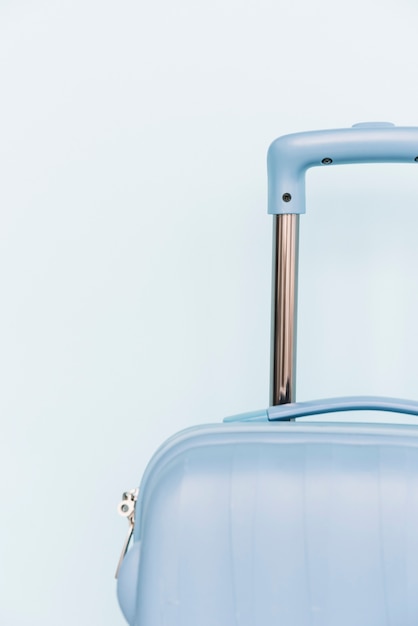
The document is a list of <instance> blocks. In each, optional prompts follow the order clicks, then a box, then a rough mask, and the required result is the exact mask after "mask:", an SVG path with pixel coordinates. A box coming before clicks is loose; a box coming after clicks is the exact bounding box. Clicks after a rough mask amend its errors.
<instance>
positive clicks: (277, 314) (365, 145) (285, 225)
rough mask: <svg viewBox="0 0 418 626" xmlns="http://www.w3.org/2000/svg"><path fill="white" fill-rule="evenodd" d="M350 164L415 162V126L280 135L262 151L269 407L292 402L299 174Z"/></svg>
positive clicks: (301, 199) (301, 205) (301, 196)
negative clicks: (269, 241)
mask: <svg viewBox="0 0 418 626" xmlns="http://www.w3.org/2000/svg"><path fill="white" fill-rule="evenodd" d="M350 163H417V164H418V128H415V127H396V126H394V125H393V124H390V123H388V122H367V123H362V124H355V125H354V126H353V127H352V128H344V129H338V130H322V131H311V132H306V133H295V134H292V135H285V136H283V137H280V138H279V139H276V140H275V141H273V143H272V144H271V146H270V148H269V151H268V155H267V170H268V212H269V213H270V214H273V215H274V220H275V222H274V237H273V298H272V303H273V306H272V347H271V386H270V393H271V398H270V405H271V406H276V405H279V404H286V403H289V402H295V387H296V386H295V373H296V316H297V274H298V240H299V215H300V214H302V213H305V172H306V170H307V169H309V168H310V167H315V166H321V167H324V166H326V167H328V166H330V165H344V164H350Z"/></svg>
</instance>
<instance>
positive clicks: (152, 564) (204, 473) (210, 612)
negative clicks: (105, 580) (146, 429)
mask: <svg viewBox="0 0 418 626" xmlns="http://www.w3.org/2000/svg"><path fill="white" fill-rule="evenodd" d="M417 527H418V428H417V427H414V426H405V425H387V424H386V425H382V424H380V425H379V424H369V425H365V424H356V425H351V424H350V425H347V424H330V423H323V424H314V423H306V422H305V423H303V422H287V423H277V422H276V423H274V422H270V423H266V424H251V423H250V424H221V425H211V426H202V427H199V428H195V429H191V430H189V431H185V432H183V433H180V434H179V435H177V436H176V437H174V438H172V439H171V440H169V441H168V442H167V443H166V444H165V445H164V446H163V447H162V448H161V449H160V450H159V451H158V453H157V454H156V455H155V457H154V459H153V460H152V461H151V463H150V464H149V466H148V469H147V471H146V474H145V476H144V479H143V482H142V485H141V490H140V499H139V500H138V503H137V523H136V529H135V544H134V547H133V548H132V550H134V551H136V552H134V553H133V557H130V555H131V554H132V553H131V552H129V553H128V556H127V558H126V560H125V562H124V564H123V565H122V569H121V572H120V578H119V583H118V584H119V591H118V593H119V598H120V600H121V604H122V608H123V609H124V612H125V614H126V615H127V616H128V618H129V624H130V625H131V626H196V624H198V625H199V626H214V625H216V626H231V625H236V626H259V625H261V624H262V625H263V626H278V625H279V624H288V625H292V626H311V625H314V626H335V625H336V624H338V626H353V624H355V625H356V626H382V625H383V624H388V625H389V624H390V625H394V626H398V625H399V626H400V625H402V626H416V624H417V623H418V594H417V592H416V591H417V589H418V533H417ZM139 546H141V548H140V550H141V552H140V558H139V559H138V561H137V560H136V559H137V558H138V557H139ZM132 563H135V564H138V566H137V567H136V565H135V567H136V569H135V567H132ZM125 568H126V570H125ZM133 607H134V609H133Z"/></svg>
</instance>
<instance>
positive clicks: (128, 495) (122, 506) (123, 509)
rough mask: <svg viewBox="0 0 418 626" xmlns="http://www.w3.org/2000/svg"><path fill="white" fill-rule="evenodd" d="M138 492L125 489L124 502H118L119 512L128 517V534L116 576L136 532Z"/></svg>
mask: <svg viewBox="0 0 418 626" xmlns="http://www.w3.org/2000/svg"><path fill="white" fill-rule="evenodd" d="M138 492H139V489H131V490H130V491H125V492H124V493H123V495H122V502H119V504H118V513H119V515H122V517H127V518H128V524H129V528H128V534H127V535H126V539H125V541H124V543H123V548H122V553H121V555H120V558H119V563H118V566H117V568H116V573H115V578H117V577H118V575H119V570H120V567H121V565H122V563H123V559H124V558H125V554H126V553H127V551H128V548H129V544H130V542H131V539H132V535H133V533H134V528H135V503H136V501H137V500H138Z"/></svg>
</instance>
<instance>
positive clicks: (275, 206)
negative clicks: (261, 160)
mask: <svg viewBox="0 0 418 626" xmlns="http://www.w3.org/2000/svg"><path fill="white" fill-rule="evenodd" d="M416 157H418V128H413V127H411V128H403V127H396V126H393V125H390V124H388V123H385V122H375V123H373V122H368V123H366V124H364V123H363V124H357V125H355V126H354V127H352V128H344V129H339V130H322V131H311V132H305V133H295V134H292V135H284V136H283V137H280V138H279V139H276V140H275V141H274V142H273V143H272V144H271V146H270V148H269V151H268V156H267V168H268V189H269V191H268V212H269V213H273V214H281V213H305V172H306V170H307V169H308V168H310V167H314V166H322V167H329V166H330V165H339V164H340V165H341V164H348V163H415V158H416ZM417 166H418V164H417Z"/></svg>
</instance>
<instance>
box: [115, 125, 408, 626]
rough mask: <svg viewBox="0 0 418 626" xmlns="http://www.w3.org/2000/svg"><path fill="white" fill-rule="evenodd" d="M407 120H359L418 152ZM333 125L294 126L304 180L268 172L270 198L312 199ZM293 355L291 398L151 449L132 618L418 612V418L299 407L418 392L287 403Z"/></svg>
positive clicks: (356, 405)
mask: <svg viewBox="0 0 418 626" xmlns="http://www.w3.org/2000/svg"><path fill="white" fill-rule="evenodd" d="M397 130H401V131H402V132H401V133H400V135H399V133H398V134H395V135H394V133H392V134H391V132H392V127H386V126H380V125H378V126H375V127H365V128H364V127H361V129H360V134H362V133H363V139H362V141H363V144H364V133H366V135H367V136H368V137H369V139H367V141H368V142H369V143H370V142H371V143H373V141H374V144H373V146H372V148H370V150H369V152H367V153H366V154H365V157H364V160H368V161H370V160H405V161H406V160H410V161H412V160H413V158H412V157H411V155H413V154H414V150H415V146H416V147H417V148H416V152H418V129H397ZM381 131H383V132H382V133H381ZM327 132H329V133H331V136H330V139H329V142H328V144H327V143H326V141H325V140H324V139H322V143H321V141H319V140H318V137H317V136H316V135H315V133H311V134H309V133H306V134H303V135H309V137H308V139H306V137H305V139H304V141H305V143H306V141H307V143H308V148H309V146H310V148H309V150H311V152H309V150H308V151H306V150H302V149H300V145H299V144H300V143H301V142H300V141H299V139H296V140H295V139H294V138H293V139H291V140H288V139H286V138H285V139H286V141H290V142H292V141H296V151H297V152H298V155H299V156H297V158H298V159H299V161H300V160H301V159H302V161H303V159H305V160H304V161H303V163H302V165H300V166H296V165H295V164H294V163H293V165H292V168H293V171H294V170H295V168H296V169H297V168H298V167H299V170H300V171H299V173H298V175H297V176H294V177H293V180H291V177H290V178H289V175H288V173H286V172H285V173H284V179H285V181H284V183H283V182H280V181H278V180H276V179H275V176H276V174H275V173H274V172H273V173H270V196H269V197H270V212H275V213H277V214H279V213H280V211H282V210H284V209H283V203H286V204H288V203H289V200H288V199H283V198H287V195H286V194H288V195H290V196H291V197H292V198H295V200H296V202H295V204H294V211H295V214H296V213H299V212H302V211H303V202H304V199H303V195H304V190H303V184H302V183H301V172H302V171H304V169H306V167H309V166H310V165H309V164H312V163H311V162H312V159H313V156H312V154H311V153H315V155H316V156H315V158H317V152H318V149H317V148H318V145H319V147H320V153H321V154H322V153H323V147H324V145H325V147H326V149H327V154H328V151H331V150H332V147H333V146H334V147H335V145H336V146H337V148H338V146H339V144H338V141H340V142H341V141H342V140H338V141H337V140H336V139H335V135H332V133H340V132H343V131H327ZM348 132H351V131H348ZM356 132H359V131H356ZM370 132H371V134H372V135H373V136H374V139H373V141H371V140H370ZM388 132H389V135H388ZM319 134H320V133H319ZM313 135H314V137H313ZM348 137H352V135H348ZM394 137H395V138H396V141H395V140H394V139H393V138H394ZM322 138H323V134H322ZM376 138H377V139H376ZM318 141H319V143H318ZM351 141H352V140H351V139H350V140H349V141H348V144H349V148H350V150H351V149H352V144H351V143H350V142H351ZM356 141H357V138H356ZM324 142H325V143H324ZM344 142H345V144H347V136H344ZM302 143H303V142H302ZM354 143H355V142H354ZM369 143H367V142H366V144H367V145H369ZM273 146H274V144H273ZM312 146H313V147H312ZM376 146H377V147H376ZM399 146H400V147H399ZM279 148H280V150H281V149H282V148H281V147H280V146H279ZM305 148H306V146H305ZM277 150H278V148H277V145H276V146H275V147H273V151H277ZM341 150H342V149H341ZM353 150H354V148H353ZM396 150H398V152H396ZM287 151H288V150H287V148H286V150H285V153H286V154H287ZM354 151H356V152H357V153H359V148H358V146H357V144H356V148H355V150H354ZM376 151H377V152H376ZM306 152H308V157H306ZM406 152H407V153H408V154H407V157H406V156H405V154H406ZM329 153H331V152H329ZM339 154H340V153H339V152H338V149H335V150H334V151H333V152H332V157H333V159H334V160H338V158H340V157H339V156H338V155H339ZM341 154H342V152H341ZM361 154H363V153H361ZM300 155H302V156H300ZM336 155H337V156H336ZM388 155H389V156H388ZM295 158H296V157H295ZM324 158H325V157H324ZM327 158H331V157H327ZM347 158H348V157H347V153H346V152H344V154H342V156H341V162H352V161H349V160H347ZM349 158H351V157H349ZM353 158H354V157H353ZM361 158H362V157H361ZM296 160H297V159H296ZM357 160H358V159H357ZM314 164H317V163H316V161H315V162H314ZM276 178H277V177H276ZM273 179H274V180H273ZM302 182H303V181H302ZM292 184H294V187H291V185H292ZM283 185H284V186H283ZM289 185H290V187H289ZM289 189H290V191H289ZM286 211H287V212H288V213H289V212H290V211H289V209H287V208H286ZM292 367H294V362H291V367H290V369H289V368H288V370H287V374H286V375H287V376H289V379H286V380H285V381H284V383H283V380H282V381H281V383H280V384H282V386H283V384H284V386H285V388H286V398H285V403H284V404H282V405H281V406H271V407H270V408H269V409H266V410H262V411H256V412H254V413H249V414H246V415H242V416H237V417H236V418H231V419H230V420H227V421H226V422H225V423H223V424H220V425H207V426H198V427H195V428H192V429H188V430H186V431H184V432H181V433H179V434H178V435H176V436H174V437H172V438H171V439H170V440H168V441H167V442H166V443H165V444H164V445H163V446H162V447H161V448H160V450H159V451H158V452H157V453H156V454H155V456H154V457H153V459H152V460H151V462H150V464H149V465H148V467H147V470H146V472H145V474H144V477H143V480H142V482H141V486H140V491H139V496H138V500H137V502H136V510H135V530H134V541H133V545H132V547H131V548H130V550H129V551H128V552H127V555H126V557H125V559H124V560H123V562H122V565H121V568H120V571H119V578H118V599H119V603H120V606H121V609H122V611H123V613H124V615H125V617H126V620H127V622H128V623H129V624H130V626H197V625H198V626H231V625H233V624H234V625H236V626H261V625H263V626H279V625H282V624H288V625H289V626H305V625H306V626H308V625H310V626H311V625H313V626H335V624H338V625H339V626H348V625H350V626H352V625H353V624H356V626H382V624H388V625H394V626H395V625H396V626H401V625H402V626H416V624H417V623H418V593H417V589H418V532H417V530H416V529H417V528H418V427H417V426H411V425H401V424H396V423H394V424H376V423H374V424H359V423H355V424H349V423H341V422H339V423H330V422H322V423H313V422H309V423H306V422H305V423H304V422H303V421H295V420H296V419H297V418H299V417H304V416H307V415H316V414H319V415H321V414H324V413H329V412H335V411H343V412H344V411H348V410H364V409H373V410H383V411H396V412H400V413H404V414H409V415H416V416H418V403H414V402H407V401H402V400H394V399H385V398H348V399H347V398H342V399H331V400H323V401H317V402H310V403H296V402H291V403H288V401H289V398H290V397H291V396H292V393H291V391H290V392H289V393H288V391H289V388H290V387H291V384H292V380H291V372H290V370H291V369H292ZM285 369H286V368H285ZM289 372H290V373H289ZM279 378H280V376H279ZM273 395H274V394H273ZM276 395H277V394H276ZM279 395H280V394H279ZM273 404H274V403H273Z"/></svg>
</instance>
